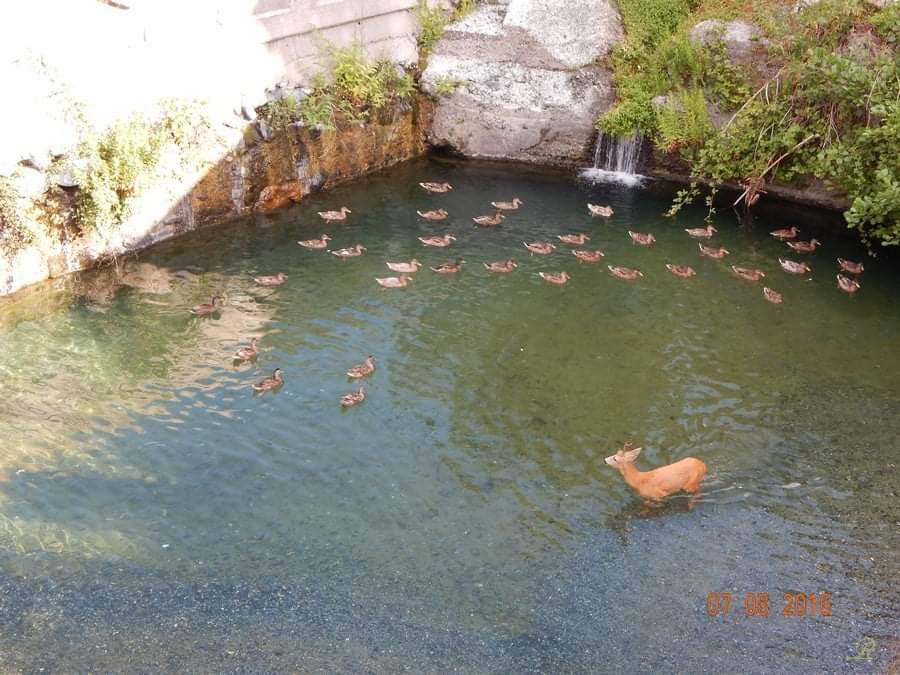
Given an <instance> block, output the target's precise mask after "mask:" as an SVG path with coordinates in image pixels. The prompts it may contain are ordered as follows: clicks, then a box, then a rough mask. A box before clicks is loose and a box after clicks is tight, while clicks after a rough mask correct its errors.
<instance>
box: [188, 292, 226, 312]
mask: <svg viewBox="0 0 900 675" xmlns="http://www.w3.org/2000/svg"><path fill="white" fill-rule="evenodd" d="M220 309H222V298H221V297H220V296H218V295H217V296H215V297H214V298H213V299H212V300H211V301H209V302H202V303H200V304H199V305H194V306H193V307H191V309H190V312H191V314H194V315H196V316H207V315H209V314H215V313H216V312H218V311H219V310H220Z"/></svg>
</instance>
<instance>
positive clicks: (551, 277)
mask: <svg viewBox="0 0 900 675" xmlns="http://www.w3.org/2000/svg"><path fill="white" fill-rule="evenodd" d="M538 276H539V277H540V278H541V279H543V280H544V281H546V282H547V283H548V284H556V285H557V286H562V285H563V284H564V283H566V282H567V281H568V280H569V279H571V278H572V277H571V276H570V275H569V273H568V272H538Z"/></svg>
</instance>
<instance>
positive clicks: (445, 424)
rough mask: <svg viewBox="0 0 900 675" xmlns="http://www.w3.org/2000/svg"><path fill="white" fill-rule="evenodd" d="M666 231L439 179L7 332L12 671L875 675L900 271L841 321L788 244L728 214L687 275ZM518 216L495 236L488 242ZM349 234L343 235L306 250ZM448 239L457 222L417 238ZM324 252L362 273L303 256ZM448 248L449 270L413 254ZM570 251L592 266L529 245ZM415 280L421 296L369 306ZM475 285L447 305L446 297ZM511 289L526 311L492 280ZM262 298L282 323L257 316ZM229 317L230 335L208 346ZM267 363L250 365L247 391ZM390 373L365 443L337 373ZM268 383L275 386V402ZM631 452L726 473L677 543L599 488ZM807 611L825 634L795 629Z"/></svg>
mask: <svg viewBox="0 0 900 675" xmlns="http://www.w3.org/2000/svg"><path fill="white" fill-rule="evenodd" d="M423 180H424V181H443V180H446V181H449V182H450V183H452V185H453V186H454V189H453V190H452V191H451V192H449V193H447V194H440V195H434V194H428V193H426V192H425V191H424V190H422V189H421V188H419V187H417V183H418V182H419V181H423ZM671 195H672V189H671V188H670V187H668V186H664V185H655V184H652V183H651V184H649V185H648V186H647V187H646V188H644V189H627V188H624V187H620V186H614V185H592V184H589V183H585V182H581V181H579V180H578V179H576V178H574V177H573V176H571V175H569V174H565V173H554V172H548V171H538V170H532V169H525V168H517V167H514V166H507V165H498V164H481V163H477V162H469V163H457V162H453V161H445V160H436V159H423V160H417V161H414V162H410V163H407V164H404V165H401V166H399V167H396V168H394V169H392V170H390V171H387V172H384V173H381V174H378V175H375V176H372V177H370V178H368V179H366V180H363V181H360V182H358V183H355V184H352V185H346V186H344V187H340V188H338V189H335V190H333V191H331V192H328V193H322V194H318V195H314V196H311V197H309V198H308V199H307V200H306V201H304V203H302V204H301V205H298V206H297V207H295V208H293V209H291V210H288V211H285V212H283V213H279V214H278V215H276V216H274V217H263V216H258V217H255V218H252V219H247V220H245V221H240V222H235V223H232V224H229V225H225V226H222V227H218V228H213V229H208V230H204V231H201V232H196V233H193V234H191V235H188V236H185V237H182V238H180V239H178V240H175V241H171V242H168V243H166V244H163V245H159V246H156V247H154V248H153V249H151V250H147V251H144V252H142V253H141V254H139V255H138V256H136V257H135V258H133V259H130V260H127V261H124V262H122V261H120V264H119V266H118V267H117V268H116V267H113V268H107V269H103V270H98V271H94V272H90V273H85V274H83V275H81V276H80V277H79V278H77V279H70V280H66V281H64V282H62V283H57V284H55V285H53V284H51V285H49V286H48V287H47V288H45V289H41V290H40V291H39V292H32V293H25V294H23V295H21V296H18V297H16V298H13V299H7V300H6V301H4V302H3V303H2V304H0V314H2V316H3V319H2V321H0V345H2V349H0V374H2V387H3V393H2V399H0V442H2V443H0V448H2V449H0V597H2V598H3V601H2V603H0V629H2V630H0V669H3V670H15V669H22V670H28V671H33V670H37V669H39V668H47V669H51V670H57V671H75V670H77V671H81V670H101V671H103V670H113V671H115V670H140V671H158V670H175V671H206V672H211V671H212V672H225V671H233V670H241V669H250V670H265V671H284V670H303V671H311V670H317V669H321V670H326V671H329V672H335V671H370V672H393V671H396V670H401V669H408V670H411V671H414V672H439V671H449V670H453V669H456V670H459V671H461V672H536V671H539V672H572V671H578V672H635V671H642V672H654V673H656V672H660V673H661V672H673V673H686V672H694V673H699V672H783V671H790V672H845V671H848V672H857V671H858V672H872V670H873V668H888V667H889V665H888V664H889V663H890V662H891V659H896V658H898V657H900V628H898V619H900V583H898V582H900V560H898V555H897V551H898V550H900V499H898V498H897V496H898V491H900V478H898V471H897V466H898V463H900V450H898V438H900V381H898V374H900V348H898V347H900V343H898V336H900V300H898V298H900V295H898V293H897V289H898V288H900V273H898V265H897V264H896V258H895V257H894V258H891V257H889V256H884V255H882V256H881V257H879V258H878V259H876V260H872V259H869V258H866V259H865V264H866V271H865V272H864V273H863V274H862V275H861V277H860V281H861V284H862V288H861V290H860V291H859V292H858V293H856V294H854V295H848V294H846V293H843V292H841V291H840V290H838V288H837V286H836V281H835V273H836V272H837V263H836V262H835V258H836V257H837V256H843V257H845V258H849V259H853V260H862V259H863V254H864V250H863V249H862V248H861V246H860V245H859V244H858V243H856V242H855V241H854V239H853V238H850V237H847V236H846V235H845V234H843V233H842V232H840V231H839V229H838V230H837V231H836V230H834V229H830V228H828V227H825V226H824V225H825V221H826V220H827V216H826V215H823V214H821V213H818V212H814V211H805V212H803V213H799V212H798V213H794V212H792V211H789V210H787V209H786V208H785V207H775V208H774V209H773V210H772V211H770V212H765V211H758V212H757V213H756V215H755V216H753V217H748V216H740V217H739V215H738V214H736V213H734V212H732V211H729V210H722V211H721V213H720V214H719V215H718V216H717V217H716V220H715V225H716V227H717V229H718V233H717V234H716V235H715V236H714V237H713V239H712V240H711V244H710V245H713V246H724V247H725V248H727V249H728V250H729V251H730V252H731V254H730V255H729V256H728V257H727V258H725V259H724V260H714V259H711V258H707V257H700V255H699V253H698V246H697V241H696V240H694V239H691V238H690V237H688V236H687V234H685V232H684V231H683V230H684V228H686V227H699V226H702V225H703V224H704V223H703V218H704V216H705V213H706V212H705V208H699V207H698V208H696V209H689V210H686V211H684V212H683V213H682V214H680V215H679V216H678V217H677V218H675V219H668V218H664V217H662V215H661V214H662V212H663V211H664V210H665V208H666V207H667V206H668V203H669V200H670V198H671ZM515 196H517V197H520V198H521V199H522V200H523V201H524V204H523V205H522V207H521V208H520V209H519V210H518V211H515V212H510V213H509V214H508V216H507V218H506V220H505V221H504V222H503V224H502V226H500V227H496V228H476V227H474V226H473V223H472V221H471V218H472V217H473V216H476V215H482V214H489V213H491V212H492V210H491V208H490V207H489V202H491V201H493V200H508V199H512V198H513V197H515ZM587 202H592V203H598V204H609V205H611V206H612V207H613V209H614V211H615V213H614V215H613V216H612V217H611V218H609V219H606V218H592V217H591V216H590V214H589V213H588V211H587V209H586V206H585V204H586V203H587ZM344 205H346V206H349V207H350V208H351V209H352V211H353V212H352V214H350V215H349V216H348V218H347V220H346V222H345V223H341V224H331V225H324V224H323V223H322V222H321V221H320V220H319V218H318V217H317V216H316V212H317V211H320V210H323V209H338V208H340V207H341V206H344ZM441 207H443V208H445V209H447V211H449V213H450V217H449V218H448V219H447V220H446V221H445V222H442V223H441V222H437V223H435V222H427V221H424V220H422V219H421V218H418V217H417V216H416V210H417V209H419V210H426V209H434V208H441ZM789 224H798V225H799V226H800V228H801V238H802V239H808V238H809V237H811V236H814V237H816V238H818V239H820V240H821V241H822V242H824V244H823V246H822V247H821V248H819V249H818V250H817V251H816V252H815V253H813V254H806V255H803V256H801V255H798V254H793V253H791V251H789V250H788V249H787V247H786V246H785V244H784V243H781V242H778V241H776V240H775V239H774V238H772V237H770V236H769V235H768V232H769V231H770V230H772V229H775V228H776V227H785V226H786V225H789ZM628 230H634V231H638V232H645V233H653V234H654V235H655V237H656V243H655V244H654V245H653V246H652V247H650V248H645V247H641V246H635V245H633V244H632V243H631V240H630V238H629V236H628V234H627V232H628ZM326 232H327V233H328V234H330V236H331V237H332V241H331V242H330V244H331V246H332V248H340V247H348V246H352V245H354V244H356V243H361V244H363V245H364V246H365V247H367V250H366V251H365V252H364V254H363V255H362V256H360V257H357V258H352V259H349V260H344V261H342V260H339V259H338V258H336V257H335V256H332V255H329V254H328V253H327V252H324V251H313V250H307V249H304V248H302V247H300V246H298V245H297V241H298V240H306V239H311V238H314V237H318V236H319V235H320V234H322V233H326ZM445 232H447V233H452V234H454V235H455V236H456V241H455V242H453V244H452V245H451V246H450V247H448V248H445V249H439V248H426V247H424V246H422V244H421V243H420V242H419V241H418V240H417V237H419V236H426V235H431V234H442V233H445ZM565 232H571V233H574V232H586V233H588V234H589V235H590V237H591V240H590V242H589V244H588V246H589V247H590V248H600V249H602V250H603V251H604V252H605V257H604V258H603V260H602V262H601V263H600V264H596V265H593V264H583V263H580V262H579V261H578V260H577V259H576V258H575V257H574V256H573V255H572V254H571V253H570V249H571V247H569V246H565V245H563V244H560V245H559V246H558V247H557V249H556V250H555V251H554V252H553V253H552V254H551V255H548V256H539V255H534V256H532V255H529V252H528V251H527V250H526V249H525V248H524V246H523V245H522V242H523V241H533V240H542V239H543V240H554V241H555V238H556V235H557V234H560V233H565ZM786 254H787V255H786ZM779 256H782V257H788V258H790V259H794V260H808V261H809V263H810V265H811V267H812V272H811V273H810V274H806V275H803V276H791V275H788V274H786V273H785V272H783V271H782V270H781V269H780V267H779V265H778V262H777V259H778V257H779ZM413 257H415V258H418V259H419V260H420V261H422V263H423V264H424V267H423V269H422V270H421V271H419V272H418V273H417V274H416V275H415V277H414V282H413V283H412V284H411V285H410V286H409V287H407V288H403V289H382V288H380V287H379V286H378V285H377V284H376V283H375V278H376V277H384V276H389V275H390V274H391V273H390V272H389V271H388V269H387V268H386V267H385V262H386V261H395V262H396V261H403V260H409V259H410V258H413ZM457 257H463V258H464V259H465V260H466V263H465V264H464V266H463V271H462V272H461V273H459V274H456V275H440V274H435V273H433V272H432V271H430V270H429V269H428V267H429V266H433V265H436V264H438V263H442V262H447V261H452V260H454V259H455V258H457ZM506 258H514V259H515V260H517V261H518V263H519V266H518V268H517V269H516V270H515V271H514V272H513V273H511V274H491V273H489V272H488V271H487V270H486V269H485V268H484V267H483V265H482V263H484V262H487V261H493V260H502V259H506ZM666 263H673V264H685V265H691V266H693V267H694V268H695V270H696V272H697V274H696V276H695V277H693V278H691V279H679V278H677V277H675V276H673V275H672V274H670V273H669V272H668V271H667V270H666V267H665V265H666ZM607 264H612V265H624V266H629V267H636V268H640V269H641V270H642V272H643V275H644V276H643V277H642V278H639V279H637V280H636V281H624V280H621V279H617V278H615V277H613V276H612V275H611V274H610V273H609V272H608V271H607V269H606V265H607ZM732 264H735V265H739V266H740V265H742V266H747V267H755V268H759V269H761V270H763V271H764V272H765V274H766V278H765V284H766V285H768V286H771V287H772V288H773V289H775V290H777V291H778V292H780V293H781V294H782V295H783V297H784V302H783V303H782V304H780V305H773V304H770V303H768V302H766V301H765V299H764V298H763V292H762V286H763V284H761V283H753V282H748V281H743V280H739V279H737V278H735V277H734V276H733V274H732V273H731V271H730V269H729V267H730V265H732ZM540 271H568V272H569V273H570V274H571V280H570V281H569V283H567V284H566V285H564V286H555V285H551V284H548V283H546V282H544V281H543V280H542V279H541V278H540V277H538V276H537V273H538V272H540ZM277 272H284V273H285V274H286V275H287V280H286V281H285V282H284V283H283V284H282V285H280V286H277V287H270V288H266V287H261V286H258V285H257V284H255V283H254V281H253V278H254V277H255V276H258V275H263V274H265V275H269V274H275V273H277ZM217 294H218V295H221V296H223V297H224V299H225V302H224V307H223V308H222V311H221V312H219V313H217V314H215V315H212V316H208V317H196V316H192V315H191V314H190V313H189V312H188V309H189V308H190V307H192V306H193V305H195V304H197V303H200V302H208V301H209V299H210V298H211V297H212V296H213V295H217ZM253 336H258V337H259V338H260V342H259V350H260V353H259V356H258V358H257V359H256V360H255V361H254V362H251V363H248V364H243V365H236V364H234V363H233V362H232V359H231V354H233V352H234V351H235V349H237V348H238V347H239V346H241V345H244V344H247V342H248V340H249V338H251V337H253ZM369 354H372V355H374V356H375V358H376V370H375V372H374V373H373V374H372V375H370V376H369V377H367V378H366V379H365V391H366V394H367V398H366V400H365V401H364V402H363V403H362V404H361V405H358V406H356V407H353V408H350V409H346V410H344V409H342V407H341V405H340V398H341V396H343V395H344V394H346V393H348V392H350V391H353V390H354V389H355V388H356V386H357V385H356V384H355V383H353V382H350V381H348V379H347V377H346V375H345V371H346V370H347V369H348V368H349V367H351V366H353V365H354V364H357V363H359V362H361V361H362V359H363V358H365V357H366V356H367V355H369ZM274 368H281V369H283V371H284V380H285V382H284V386H283V387H281V388H280V389H279V390H277V391H272V392H267V393H265V394H263V395H257V394H255V393H254V391H253V390H252V388H251V385H252V384H253V383H255V382H257V381H259V380H260V379H261V378H263V377H265V376H267V375H269V374H271V372H272V370H273V369H274ZM627 440H631V441H633V442H634V443H636V444H637V445H641V446H643V448H644V450H643V454H642V455H641V456H640V458H639V459H638V460H637V465H638V467H639V468H640V469H642V470H647V469H650V468H653V467H656V466H659V465H661V464H665V463H668V462H672V461H675V460H677V459H680V458H682V457H687V456H696V457H699V458H700V459H702V460H703V461H704V462H706V464H707V466H708V468H709V475H708V477H707V478H706V480H705V481H704V484H703V491H702V495H701V498H700V499H699V500H698V501H697V503H696V504H695V505H693V508H691V505H690V504H689V502H688V500H687V499H686V498H685V497H684V496H677V497H672V498H670V499H668V500H667V502H666V503H665V504H664V505H663V506H662V507H658V508H650V507H647V506H645V505H644V504H642V502H641V501H640V500H639V499H638V498H637V497H636V496H635V495H634V494H633V493H632V492H631V491H630V489H629V488H628V487H627V486H626V485H625V484H624V483H623V482H622V479H621V477H620V476H619V475H618V474H617V473H616V472H615V471H613V470H612V469H611V468H610V467H608V466H607V465H606V464H605V463H604V462H603V458H604V457H605V456H607V455H610V454H612V453H613V452H614V451H615V450H616V449H617V448H618V447H620V446H621V445H622V443H623V442H624V441H627ZM725 593H727V594H729V595H728V596H724V595H723V594H725ZM747 593H752V594H754V595H752V596H746V594H747ZM762 593H768V603H769V604H768V609H769V612H768V616H766V615H764V613H762V612H761V611H759V612H756V610H761V609H762V607H763V605H762V600H761V599H760V598H761V597H762V596H760V595H758V594H762ZM785 593H789V594H797V593H802V594H804V596H805V597H809V594H815V602H817V603H818V605H817V606H815V607H814V606H813V605H811V604H810V605H809V606H808V610H815V611H814V612H811V611H806V612H805V613H804V615H803V616H796V615H792V616H786V615H785V614H784V611H783V610H784V609H785V606H786V601H785V599H784V594H785ZM825 593H828V594H829V595H828V596H827V599H829V600H830V603H831V612H830V614H831V615H830V616H822V615H821V612H820V611H819V609H821V603H822V599H823V597H826V596H823V594H825ZM710 594H714V595H710ZM726 597H727V598H729V602H730V605H729V607H728V608H727V611H726V608H725V604H724V603H725V598H726ZM748 597H749V598H750V600H749V601H746V600H747V598H748ZM792 597H794V596H792ZM711 600H712V604H710V601H711ZM748 607H749V608H750V611H753V612H755V613H754V615H750V616H748V615H747V612H746V610H747V608H748ZM795 610H796V607H795ZM797 613H798V612H796V611H795V612H794V614H797ZM810 613H813V615H812V616H811V615H810ZM711 614H715V616H711ZM867 658H868V660H866V659H867ZM848 659H849V660H848ZM895 663H896V661H895ZM890 667H893V666H890Z"/></svg>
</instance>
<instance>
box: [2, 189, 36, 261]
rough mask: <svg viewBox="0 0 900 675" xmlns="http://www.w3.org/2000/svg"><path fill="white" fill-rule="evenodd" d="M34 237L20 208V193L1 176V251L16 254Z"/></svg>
mask: <svg viewBox="0 0 900 675" xmlns="http://www.w3.org/2000/svg"><path fill="white" fill-rule="evenodd" d="M32 239H33V237H32V234H31V232H30V231H29V230H28V228H27V227H26V226H25V220H24V218H23V216H22V212H21V209H20V208H19V196H18V193H17V192H16V190H15V188H14V187H13V186H12V184H11V183H10V182H9V180H8V179H7V178H4V177H2V176H0V253H3V254H5V255H10V256H11V255H14V254H15V253H16V252H17V251H19V250H20V249H21V248H22V247H23V246H25V245H27V244H29V243H30V242H31V241H32Z"/></svg>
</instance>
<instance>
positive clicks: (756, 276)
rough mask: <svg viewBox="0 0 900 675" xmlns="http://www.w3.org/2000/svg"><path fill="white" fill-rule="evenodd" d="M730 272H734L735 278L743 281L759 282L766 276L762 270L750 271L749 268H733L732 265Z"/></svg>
mask: <svg viewBox="0 0 900 675" xmlns="http://www.w3.org/2000/svg"><path fill="white" fill-rule="evenodd" d="M731 271H732V272H734V274H735V276H736V277H739V278H740V279H743V280H745V281H759V280H760V279H762V278H764V277H765V276H766V274H765V272H763V271H762V270H757V269H751V268H750V267H735V266H734V265H732V266H731Z"/></svg>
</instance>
